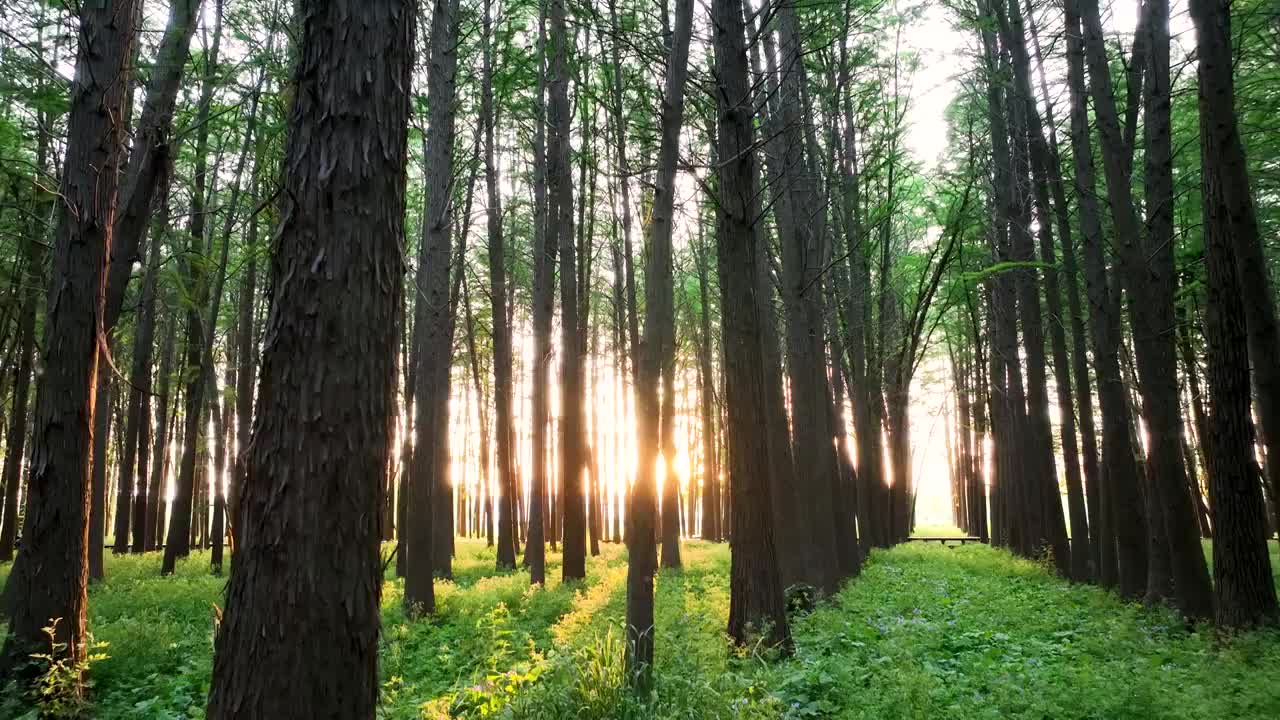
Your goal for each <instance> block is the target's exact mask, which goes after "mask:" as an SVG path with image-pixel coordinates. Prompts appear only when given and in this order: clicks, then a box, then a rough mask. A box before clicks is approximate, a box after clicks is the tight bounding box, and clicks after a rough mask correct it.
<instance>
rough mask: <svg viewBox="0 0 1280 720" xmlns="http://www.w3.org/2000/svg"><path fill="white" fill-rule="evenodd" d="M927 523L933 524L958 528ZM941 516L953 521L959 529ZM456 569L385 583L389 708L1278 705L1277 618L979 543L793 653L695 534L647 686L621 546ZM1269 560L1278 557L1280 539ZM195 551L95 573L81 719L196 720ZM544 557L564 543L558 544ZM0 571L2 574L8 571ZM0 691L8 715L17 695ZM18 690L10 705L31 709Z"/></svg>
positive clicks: (934, 553)
mask: <svg viewBox="0 0 1280 720" xmlns="http://www.w3.org/2000/svg"><path fill="white" fill-rule="evenodd" d="M948 531H949V530H948V529H947V528H928V533H926V534H929V535H936V534H939V533H942V532H948ZM950 532H954V531H953V530H950ZM457 548H458V556H457V558H456V560H455V573H456V578H457V581H456V582H453V583H442V584H441V585H440V586H439V596H438V603H439V605H438V610H437V613H436V614H435V615H433V616H431V617H429V618H425V619H421V620H411V619H409V618H407V617H406V616H405V614H404V610H403V605H402V603H401V602H400V596H399V590H398V587H399V581H397V580H396V579H395V578H394V576H392V575H391V574H390V573H389V577H388V578H387V582H386V584H385V586H384V592H383V612H382V623H383V640H382V642H381V646H380V653H379V655H380V669H381V678H380V682H381V688H380V702H379V706H378V717H379V718H388V719H391V718H396V719H404V720H407V719H410V718H429V719H431V720H437V719H439V718H453V717H456V718H486V717H505V718H525V719H527V720H537V719H542V718H547V719H551V718H570V717H573V718H583V719H584V720H597V719H598V720H605V719H610V720H612V719H618V720H624V719H625V720H631V719H637V720H638V719H639V718H671V719H673V720H674V719H676V718H707V719H708V720H711V719H717V718H724V719H726V720H728V719H730V718H752V719H754V718H760V719H764V718H774V719H777V718H796V719H800V718H869V719H870V718H877V719H885V720H896V719H902V720H909V719H916V718H920V719H925V718H957V719H960V718H1010V717H1017V718H1082V719H1083V718H1097V719H1099V720H1102V719H1108V720H1110V719H1119V720H1125V719H1127V718H1133V719H1134V720H1137V719H1140V718H1169V719H1175V718H1204V717H1232V718H1246V719H1247V718H1257V719H1258V720H1263V719H1267V718H1274V717H1277V716H1278V714H1280V632H1278V631H1276V630H1260V631H1251V632H1245V633H1240V634H1236V635H1231V636H1222V635H1221V634H1219V633H1217V632H1216V631H1215V630H1214V629H1213V628H1211V627H1209V626H1199V627H1196V626H1188V625H1187V624H1186V623H1184V622H1182V621H1181V620H1180V619H1179V617H1178V615H1177V613H1176V612H1175V611H1174V610H1172V609H1170V608H1156V609H1152V608H1145V607H1143V606H1141V605H1137V604H1133V603H1125V602H1123V601H1121V600H1119V599H1117V598H1116V597H1115V596H1114V595H1111V594H1109V593H1107V592H1105V591H1103V590H1100V589H1098V588H1096V587H1093V586H1089V585H1084V584H1070V583H1067V582H1065V581H1063V580H1061V579H1059V578H1056V577H1054V576H1053V574H1052V572H1051V571H1050V570H1049V569H1048V568H1046V567H1044V566H1043V565H1038V564H1036V563H1032V562H1030V561H1026V560H1021V559H1017V558H1014V557H1013V556H1011V555H1010V554H1009V553H1007V552H1004V551H1000V550H994V549H992V548H989V547H986V546H973V545H970V546H966V547H963V548H942V547H938V546H936V545H924V544H915V543H907V544H904V545H900V546H898V547H896V548H894V549H892V550H889V551H876V552H875V553H874V554H873V555H872V557H871V559H870V560H869V561H868V563H867V565H866V566H865V568H864V570H863V573H862V575H861V576H859V577H858V578H857V579H856V580H854V581H853V582H851V583H849V584H847V585H846V587H845V588H844V589H843V590H842V591H841V592H840V593H838V594H837V595H836V596H835V597H833V598H829V599H827V600H825V601H823V602H821V603H819V605H818V607H817V608H816V609H815V610H814V611H813V612H811V613H809V614H806V615H803V616H796V617H794V619H793V636H794V640H795V654H794V656H793V657H790V658H781V657H780V656H779V655H778V653H776V652H775V651H773V650H771V649H769V648H768V647H766V646H764V645H757V646H755V647H746V648H738V647H734V646H732V645H731V644H730V643H729V642H728V641H727V639H726V637H725V635H724V624H725V620H726V617H727V614H728V592H729V589H728V571H729V556H728V552H727V549H728V548H727V547H726V546H724V545H716V544H711V543H702V542H689V543H686V544H685V547H684V550H685V552H686V565H685V568H684V569H682V570H678V571H674V570H672V571H663V572H662V573H661V574H660V576H659V578H658V583H657V588H656V593H655V597H656V616H657V621H658V624H659V628H660V629H661V630H663V635H662V637H663V641H662V642H660V643H658V645H657V653H656V656H657V671H656V673H655V684H654V687H653V689H652V692H651V693H648V694H644V695H634V694H632V693H631V692H630V691H629V690H628V689H627V678H626V669H625V664H624V656H625V654H624V652H623V647H622V638H623V632H622V623H623V619H624V616H625V606H626V598H625V584H624V581H625V553H623V552H622V551H621V549H620V548H619V547H618V546H616V545H612V544H606V545H604V552H603V553H602V554H601V556H600V557H598V558H594V559H593V560H592V561H591V572H590V573H589V578H592V579H591V580H588V581H587V582H583V583H574V584H569V585H566V584H563V583H560V582H555V581H553V582H552V583H551V584H550V585H549V586H548V587H547V588H539V587H537V586H532V587H531V586H529V585H528V583H527V573H525V572H512V573H498V572H496V571H494V570H493V567H492V560H493V550H492V548H488V547H486V546H485V544H484V543H483V542H482V541H475V540H465V539H464V540H459V541H458V545H457ZM1272 550H1273V562H1274V563H1275V564H1276V565H1277V566H1278V568H1280V555H1278V551H1277V550H1276V548H1275V544H1274V543H1272ZM203 559H204V555H203V554H197V555H194V556H193V557H192V559H191V560H189V561H187V562H184V563H183V564H181V565H180V566H179V572H178V577H176V578H169V579H167V580H166V579H161V578H159V577H156V576H155V574H154V572H152V571H153V569H154V568H152V567H150V566H151V565H153V564H155V563H157V562H159V558H158V557H154V556H141V557H132V556H131V557H120V558H111V559H110V560H109V562H110V563H111V570H112V571H113V572H112V573H111V574H110V576H109V578H110V579H109V580H107V581H104V582H103V583H101V584H100V585H96V586H94V587H93V589H92V594H93V599H94V603H93V605H92V607H93V608H94V609H93V612H92V614H91V617H90V632H91V633H93V635H94V637H95V639H96V640H98V641H99V642H102V643H105V646H103V647H102V649H101V652H103V653H104V654H105V655H107V657H106V658H105V659H102V660H98V661H96V662H94V664H93V667H92V671H93V677H94V687H93V691H92V694H91V699H90V705H89V707H88V709H87V711H86V712H87V715H86V716H87V717H94V718H102V719H103V720H114V719H117V718H118V719H121V720H123V719H124V718H139V717H146V718H202V717H204V703H203V699H204V696H205V694H206V693H207V692H208V677H209V668H210V664H211V660H212V637H213V635H212V633H213V623H214V621H215V618H216V614H217V611H216V609H215V608H216V606H217V605H218V604H219V603H220V602H221V592H222V588H223V585H224V584H225V580H224V579H221V578H216V577H212V576H210V575H209V574H208V573H207V572H205V571H204V568H203V567H202V565H201V562H200V561H201V560H203ZM548 560H549V562H550V563H551V564H552V565H553V566H555V565H557V564H558V562H559V556H558V554H554V553H553V554H551V555H550V556H549V558H548ZM6 571H7V568H0V577H2V576H3V575H5V574H7V573H6ZM8 702H9V704H7V705H5V706H4V707H5V708H7V709H8V710H9V711H10V712H13V713H15V715H14V716H15V717H18V716H20V715H19V714H17V713H19V708H20V707H25V706H22V705H21V704H20V703H15V702H14V701H13V699H12V698H9V699H8ZM27 711H29V708H26V709H23V710H22V711H21V712H27Z"/></svg>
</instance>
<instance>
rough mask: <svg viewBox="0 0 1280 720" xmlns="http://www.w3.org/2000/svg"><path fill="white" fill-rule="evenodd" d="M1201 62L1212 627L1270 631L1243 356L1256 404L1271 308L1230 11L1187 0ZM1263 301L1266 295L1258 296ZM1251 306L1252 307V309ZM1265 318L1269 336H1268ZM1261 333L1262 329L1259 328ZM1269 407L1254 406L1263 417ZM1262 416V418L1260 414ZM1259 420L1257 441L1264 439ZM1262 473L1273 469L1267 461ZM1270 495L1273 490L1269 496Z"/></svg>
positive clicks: (1272, 598)
mask: <svg viewBox="0 0 1280 720" xmlns="http://www.w3.org/2000/svg"><path fill="white" fill-rule="evenodd" d="M1191 14H1192V17H1193V19H1194V20H1195V24H1196V49H1197V51H1198V55H1199V58H1200V65H1199V70H1198V79H1199V90H1200V94H1199V98H1200V100H1199V109H1200V140H1201V162H1202V165H1203V179H1202V190H1201V192H1202V202H1203V206H1204V218H1205V259H1206V264H1207V265H1208V270H1209V285H1208V295H1209V297H1208V300H1209V302H1208V308H1207V312H1206V315H1207V318H1206V322H1205V329H1206V336H1207V339H1208V341H1209V353H1208V357H1209V401H1210V405H1211V407H1212V412H1211V415H1212V422H1211V423H1210V424H1209V437H1208V438H1207V440H1208V453H1207V457H1208V458H1209V462H1208V465H1209V468H1208V470H1209V497H1210V504H1211V506H1212V507H1213V509H1214V542H1213V576H1214V590H1215V600H1216V603H1215V608H1216V618H1217V621H1218V624H1219V625H1223V626H1226V627H1233V628H1234V627H1244V626H1248V625H1252V624H1256V623H1259V622H1274V621H1275V620H1276V618H1277V616H1278V615H1280V610H1278V609H1277V604H1276V590H1275V584H1274V583H1273V581H1272V577H1271V564H1270V561H1269V559H1268V551H1267V543H1266V535H1267V533H1266V520H1265V508H1264V506H1263V501H1262V490H1261V488H1260V487H1259V485H1258V482H1257V477H1258V475H1257V468H1256V467H1255V465H1254V460H1253V448H1252V442H1251V436H1252V431H1251V418H1250V413H1249V395H1250V393H1249V370H1248V369H1249V362H1248V360H1249V355H1252V356H1253V359H1254V361H1255V362H1254V371H1255V373H1256V374H1257V375H1258V377H1259V386H1260V389H1261V393H1260V395H1265V394H1266V393H1268V392H1270V391H1271V390H1272V389H1273V388H1272V387H1271V386H1270V385H1269V383H1265V382H1264V381H1263V379H1264V378H1268V377H1269V375H1270V374H1271V373H1272V371H1271V370H1268V369H1265V368H1263V367H1262V366H1263V365H1267V364H1270V363H1272V362H1273V361H1274V357H1273V358H1272V359H1270V360H1263V359H1262V358H1261V357H1259V356H1258V355H1257V354H1256V352H1255V350H1261V351H1265V350H1266V349H1267V348H1270V347H1272V345H1271V342H1273V341H1274V339H1275V328H1274V308H1272V307H1271V302H1272V299H1271V295H1270V293H1269V292H1267V290H1266V288H1267V282H1266V274H1265V273H1266V269H1265V265H1263V266H1260V267H1259V266H1251V262H1256V261H1257V260H1258V259H1260V255H1261V253H1260V251H1259V249H1258V225H1257V217H1256V215H1255V214H1254V207H1253V194H1252V191H1251V189H1250V186H1249V176H1248V172H1247V168H1246V165H1245V161H1244V160H1245V158H1244V148H1243V146H1242V144H1241V142H1240V133H1239V129H1238V123H1237V118H1236V114H1235V86H1234V80H1233V77H1232V52H1231V37H1232V36H1231V11H1230V8H1229V6H1228V5H1227V4H1225V3H1222V2H1219V1H1217V0H1195V1H1194V2H1192V4H1191ZM1258 292H1266V294H1265V295H1261V296H1259V295H1257V294H1256V293H1258ZM1251 306H1252V307H1251ZM1268 318H1271V320H1272V322H1271V326H1270V327H1267V326H1266V323H1267V320H1268ZM1259 325H1262V327H1259ZM1268 402H1269V401H1268V400H1263V401H1261V402H1260V403H1259V406H1260V407H1262V408H1267V409H1270V408H1269V407H1268V405H1267V403H1268ZM1264 412H1265V410H1264ZM1268 419H1269V416H1268V415H1264V416H1263V427H1264V432H1265V433H1268V434H1270V433H1272V430H1271V427H1272V426H1270V425H1268V424H1267V420H1268ZM1268 460H1269V464H1271V465H1276V464H1277V461H1276V458H1274V457H1270V456H1269V457H1268ZM1272 487H1273V488H1274V486H1272Z"/></svg>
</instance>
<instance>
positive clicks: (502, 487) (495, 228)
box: [480, 0, 536, 570]
mask: <svg viewBox="0 0 1280 720" xmlns="http://www.w3.org/2000/svg"><path fill="white" fill-rule="evenodd" d="M483 42H484V50H483V55H484V57H483V69H482V72H483V75H482V79H481V83H482V87H481V95H480V115H481V122H483V123H484V182H485V191H486V197H487V201H486V203H485V228H486V232H487V235H488V254H489V303H490V308H491V312H490V315H491V317H492V322H493V331H492V332H493V384H494V388H493V404H494V421H495V424H496V430H497V446H498V447H497V473H498V478H497V486H498V492H499V493H500V495H499V498H498V550H497V562H498V567H499V568H500V569H508V570H513V569H515V566H516V547H515V509H516V508H515V504H514V498H515V483H516V479H515V476H514V475H513V468H512V455H513V453H512V446H511V443H512V439H513V434H514V429H513V420H512V416H511V414H512V407H511V398H512V374H511V365H512V349H511V328H510V326H509V325H508V324H507V267H506V262H507V259H506V241H505V238H504V237H503V234H502V194H501V193H500V192H499V190H498V185H499V177H498V165H497V149H496V146H495V141H494V128H495V126H496V125H497V122H498V118H497V111H496V110H495V109H494V102H493V0H485V3H484V36H483ZM535 382H536V381H535Z"/></svg>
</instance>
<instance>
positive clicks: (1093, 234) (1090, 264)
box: [1066, 0, 1147, 597]
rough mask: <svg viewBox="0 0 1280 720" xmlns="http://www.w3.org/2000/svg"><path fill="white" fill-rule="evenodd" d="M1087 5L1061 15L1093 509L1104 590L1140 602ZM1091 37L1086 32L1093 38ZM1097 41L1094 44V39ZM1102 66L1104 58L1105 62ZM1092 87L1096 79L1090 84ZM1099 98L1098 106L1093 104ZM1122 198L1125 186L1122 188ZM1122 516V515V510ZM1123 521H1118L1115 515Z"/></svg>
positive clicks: (1141, 579)
mask: <svg viewBox="0 0 1280 720" xmlns="http://www.w3.org/2000/svg"><path fill="white" fill-rule="evenodd" d="M1090 4H1092V10H1093V12H1094V14H1095V15H1096V12H1097V5H1096V3H1094V2H1093V0H1073V1H1072V2H1068V4H1067V8H1066V22H1067V33H1066V36H1067V42H1068V47H1067V58H1068V86H1069V87H1070V90H1071V143H1072V156H1073V157H1074V160H1075V183H1076V196H1077V197H1078V198H1079V203H1080V207H1079V212H1080V224H1081V235H1082V237H1083V244H1084V253H1085V280H1086V285H1087V290H1088V295H1089V307H1090V317H1091V318H1092V320H1093V322H1092V323H1091V327H1092V332H1093V344H1094V363H1095V373H1096V375H1097V379H1098V401H1099V404H1100V405H1101V408H1102V467H1103V469H1104V472H1105V477H1103V478H1102V479H1101V482H1100V485H1101V486H1102V492H1101V493H1100V494H1101V498H1100V501H1099V503H1098V505H1099V516H1100V517H1099V523H1098V543H1099V546H1100V548H1099V568H1098V577H1099V580H1100V581H1101V583H1102V584H1103V585H1104V586H1108V587H1111V586H1117V587H1118V588H1119V590H1120V593H1121V594H1122V595H1125V596H1126V597H1138V596H1140V595H1141V594H1142V592H1143V589H1144V587H1145V585H1146V576H1147V551H1146V535H1147V518H1146V512H1145V510H1144V509H1143V505H1142V500H1141V492H1140V488H1139V485H1138V468H1137V464H1136V463H1135V461H1134V455H1133V447H1132V444H1131V441H1130V439H1129V430H1128V426H1129V423H1130V420H1129V405H1128V402H1127V400H1126V399H1125V389H1124V384H1123V380H1122V378H1121V377H1120V359H1119V353H1120V318H1119V316H1118V314H1117V313H1115V312H1114V305H1115V303H1114V301H1113V295H1114V294H1115V293H1116V292H1118V291H1119V286H1118V285H1117V286H1116V287H1114V288H1113V287H1110V285H1109V282H1108V279H1107V268H1106V258H1105V251H1104V242H1105V240H1104V238H1103V237H1102V226H1101V219H1100V218H1101V215H1100V212H1099V208H1098V205H1097V201H1096V199H1097V194H1096V191H1095V180H1094V167H1093V151H1092V147H1091V146H1092V143H1091V141H1090V138H1089V127H1090V124H1089V118H1088V111H1087V109H1086V97H1085V55H1086V50H1085V43H1084V42H1083V40H1082V38H1083V37H1084V35H1083V34H1082V33H1081V31H1080V28H1081V16H1080V10H1081V7H1082V6H1086V5H1090ZM1093 32H1095V31H1094V30H1090V31H1089V33H1090V34H1092V33H1093ZM1099 41H1100V38H1099ZM1104 61H1105V58H1104ZM1095 79H1096V78H1095ZM1104 84H1105V85H1106V89H1105V92H1104V91H1103V90H1102V89H1101V88H1099V87H1098V85H1099V83H1098V82H1095V83H1094V86H1093V88H1092V89H1093V91H1094V97H1095V102H1097V104H1098V105H1100V106H1109V107H1110V108H1111V109H1112V112H1111V118H1112V123H1113V124H1114V123H1115V119H1114V100H1113V99H1112V97H1111V93H1110V78H1109V77H1107V78H1106V79H1105V81H1104ZM1100 94H1101V99H1099V96H1100ZM1121 190H1123V192H1124V193H1126V194H1127V193H1128V189H1127V186H1126V187H1124V188H1121ZM1122 509H1123V510H1122ZM1122 511H1123V512H1125V513H1126V515H1123V516H1122V515H1121V514H1120V512H1122Z"/></svg>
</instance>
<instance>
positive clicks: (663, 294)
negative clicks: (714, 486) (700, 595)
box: [627, 0, 693, 689]
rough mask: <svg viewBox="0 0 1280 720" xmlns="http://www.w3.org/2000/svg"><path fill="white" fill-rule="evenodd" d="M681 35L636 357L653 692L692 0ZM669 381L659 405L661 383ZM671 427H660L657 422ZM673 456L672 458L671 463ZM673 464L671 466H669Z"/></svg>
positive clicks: (643, 637) (642, 558)
mask: <svg viewBox="0 0 1280 720" xmlns="http://www.w3.org/2000/svg"><path fill="white" fill-rule="evenodd" d="M674 30H675V34H674V35H672V38H671V48H670V54H669V55H668V57H667V75H666V81H665V86H664V88H663V92H662V113H661V117H662V119H661V133H662V139H661V143H660V146H659V149H658V169H657V173H656V175H655V180H656V182H655V184H654V197H653V207H652V210H651V214H650V216H649V224H648V227H647V228H646V231H647V234H648V237H647V238H646V243H645V244H646V245H647V247H648V248H649V255H648V258H647V260H646V263H645V315H644V338H643V342H642V344H641V345H640V353H639V355H638V356H637V357H636V361H637V362H636V436H637V437H636V446H637V448H638V449H639V464H638V466H637V468H636V482H635V487H634V488H633V489H632V492H631V515H630V520H631V532H630V534H629V543H628V545H627V551H628V561H627V668H628V670H629V672H630V676H631V678H632V682H633V683H634V684H635V685H636V686H637V687H639V688H643V689H647V688H648V687H649V686H650V684H651V683H652V666H653V645H654V634H655V632H656V628H655V627H654V623H653V585H654V582H653V580H654V574H655V572H656V571H657V555H656V549H655V547H654V521H655V517H654V514H655V507H654V506H655V504H656V501H657V497H656V487H655V486H656V484H657V483H656V478H655V477H654V476H655V474H656V470H655V462H656V460H657V458H658V452H659V450H658V442H659V434H660V432H663V433H671V432H672V428H671V419H672V418H673V417H674V413H673V412H671V411H672V410H673V408H670V407H669V406H670V404H671V402H672V400H673V398H672V393H671V392H670V382H671V380H670V378H671V374H672V372H674V369H675V359H674V355H675V337H674V335H675V299H674V290H673V280H672V274H673V268H672V258H671V256H672V249H671V233H672V229H673V228H672V226H673V223H674V214H675V181H676V163H677V162H678V160H679V153H680V128H681V125H682V124H683V122H684V104H685V103H684V89H685V81H686V79H687V77H688V64H689V43H690V39H691V36H692V34H693V0H678V2H677V3H676V9H675V28H674ZM663 377H665V378H666V379H667V383H668V388H667V391H665V392H664V397H663V399H662V403H663V404H664V405H666V406H667V407H661V408H660V404H659V397H658V389H659V388H658V383H659V380H660V379H661V378H663ZM660 420H661V422H663V423H665V424H666V427H664V428H661V430H660V428H659V421H660ZM670 460H671V458H670V457H669V455H668V457H667V462H668V463H670ZM669 466H670V465H668V467H669ZM664 484H665V486H666V487H667V488H668V490H667V492H665V493H664V497H663V510H664V516H663V566H664V567H670V566H671V565H669V564H668V561H669V560H670V561H673V562H674V564H675V566H679V533H680V522H679V515H678V514H675V515H674V517H675V526H674V527H672V523H671V517H672V514H670V513H668V512H667V511H668V510H669V509H671V507H670V503H671V499H672V498H673V497H678V496H676V494H675V493H674V492H671V491H670V489H671V488H674V486H675V484H676V477H675V473H668V474H667V476H666V478H665V480H664ZM672 535H674V536H675V545H676V549H675V557H674V558H668V553H669V551H668V549H667V542H668V538H669V537H670V536H672Z"/></svg>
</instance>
